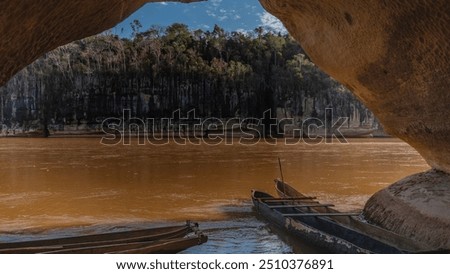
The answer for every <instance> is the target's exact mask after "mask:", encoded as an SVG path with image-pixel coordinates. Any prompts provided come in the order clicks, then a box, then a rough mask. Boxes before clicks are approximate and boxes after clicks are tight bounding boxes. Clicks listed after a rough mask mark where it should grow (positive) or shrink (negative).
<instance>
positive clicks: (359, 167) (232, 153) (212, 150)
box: [0, 138, 429, 253]
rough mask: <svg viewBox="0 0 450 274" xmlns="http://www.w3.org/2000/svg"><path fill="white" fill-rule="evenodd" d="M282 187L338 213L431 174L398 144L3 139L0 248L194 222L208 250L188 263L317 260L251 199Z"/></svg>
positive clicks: (388, 141)
mask: <svg viewBox="0 0 450 274" xmlns="http://www.w3.org/2000/svg"><path fill="white" fill-rule="evenodd" d="M277 157H280V158H281V159H282V166H283V173H284V179H285V181H288V182H290V183H291V184H292V185H293V186H294V187H296V188H297V189H298V190H300V191H302V192H303V193H306V194H308V195H312V196H316V197H318V198H319V199H320V200H321V201H323V202H330V203H333V204H335V205H336V206H337V209H340V210H354V209H359V208H362V207H363V205H364V203H365V202H366V201H367V199H368V198H369V197H370V196H371V195H372V194H373V193H375V192H376V191H377V190H379V189H381V188H383V187H386V186H387V185H389V184H390V183H392V182H395V181H396V180H398V179H400V178H402V177H405V176H407V175H409V174H412V173H415V172H420V171H424V170H426V169H428V168H429V167H428V165H427V164H426V163H425V161H424V160H423V159H422V158H421V157H420V155H419V154H418V153H417V152H415V150H413V149H412V148H411V147H410V146H408V145H407V144H405V143H403V142H401V141H399V140H397V139H350V140H349V143H348V144H341V143H339V142H334V143H333V144H325V143H322V144H318V145H311V144H306V143H299V144H296V145H285V144H284V143H283V142H282V141H280V142H278V143H277V144H276V145H273V144H267V143H265V142H260V143H258V144H256V145H242V144H234V145H226V144H219V145H216V146H210V145H207V144H203V145H178V144H176V143H175V142H171V143H170V144H167V145H162V146H155V145H151V144H146V145H138V144H137V143H136V142H134V143H133V142H132V144H131V145H117V146H105V145H102V144H101V143H100V140H99V139H97V138H48V139H21V138H3V139H0V241H16V240H20V239H30V238H40V237H49V236H62V235H78V234H83V233H91V232H105V231H114V230H119V229H125V228H140V227H145V226H148V225H151V226H156V225H161V224H167V223H177V224H178V223H183V222H184V221H185V220H193V221H196V222H199V223H200V228H201V229H202V230H203V231H205V232H206V234H208V236H209V241H208V243H206V244H204V245H202V246H198V247H194V248H192V249H189V250H187V251H185V252H186V253H291V252H299V253H308V252H318V251H317V250H315V249H314V248H311V247H308V246H306V245H304V244H302V243H301V242H296V241H294V240H293V239H290V238H289V237H286V236H284V235H280V233H275V231H273V228H272V227H270V226H269V225H268V224H267V223H266V222H265V221H264V220H263V219H260V218H259V217H257V216H256V214H255V213H254V212H253V210H252V205H251V200H250V190H251V189H252V188H257V189H260V190H264V191H267V192H269V193H272V194H275V192H274V187H273V179H274V178H276V177H279V176H280V175H279V168H278V162H277Z"/></svg>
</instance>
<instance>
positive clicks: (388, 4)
mask: <svg viewBox="0 0 450 274" xmlns="http://www.w3.org/2000/svg"><path fill="white" fill-rule="evenodd" d="M260 2H261V3H262V4H263V6H264V7H265V8H266V9H267V10H268V11H270V12H271V13H273V14H274V15H275V16H277V17H278V18H280V19H281V20H282V21H283V22H284V24H285V26H286V27H287V28H288V30H289V31H290V33H291V34H292V35H293V36H294V37H295V38H296V39H297V40H298V41H299V42H300V44H301V45H302V47H303V48H304V50H305V51H306V52H307V53H308V54H309V56H310V57H311V58H312V60H313V61H314V62H315V63H316V64H317V65H318V66H319V67H321V68H322V69H323V70H324V71H325V72H327V73H329V74H330V75H331V76H333V77H334V78H336V79H337V80H338V81H340V82H341V83H344V84H345V85H346V86H347V87H348V88H350V89H351V90H352V91H353V92H354V93H355V94H356V95H357V96H358V97H359V98H360V99H361V100H362V101H363V102H364V104H365V105H366V106H368V107H369V108H370V109H371V110H372V111H373V112H374V113H375V115H376V116H377V117H378V118H379V119H380V121H381V122H382V124H383V125H384V126H385V129H386V130H387V131H388V132H389V133H391V134H392V135H395V136H397V137H400V138H401V139H403V140H404V141H406V142H408V143H409V144H410V145H412V146H413V147H414V148H416V149H417V150H418V151H419V153H421V155H422V156H423V157H424V158H425V159H426V160H427V161H428V163H429V164H430V165H431V166H432V167H433V168H435V169H438V170H442V171H445V172H447V173H449V172H450V138H449V135H450V119H448V115H449V113H450V111H449V110H450V93H449V90H448V89H449V87H450V81H449V77H448V75H449V73H450V60H449V55H448V52H450V40H449V39H448V37H450V28H449V27H448V26H449V25H450V5H449V4H448V1H446V0H437V1H433V0H422V1H419V0H411V1H384V0H366V1H348V0H301V1H298V0H284V1H279V0H260Z"/></svg>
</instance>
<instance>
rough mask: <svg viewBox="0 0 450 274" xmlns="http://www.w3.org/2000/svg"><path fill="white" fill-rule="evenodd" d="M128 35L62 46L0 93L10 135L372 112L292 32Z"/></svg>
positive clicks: (182, 28)
mask: <svg viewBox="0 0 450 274" xmlns="http://www.w3.org/2000/svg"><path fill="white" fill-rule="evenodd" d="M132 28H133V36H132V37H131V38H123V37H119V36H117V35H113V34H110V33H103V34H100V35H96V36H92V37H89V38H86V39H83V40H79V41H76V42H73V43H70V44H68V45H65V46H62V47H60V48H57V49H55V50H54V51H52V52H49V53H47V54H45V55H44V56H42V58H40V59H38V60H37V61H35V62H34V63H33V64H31V65H29V66H28V67H27V68H25V69H24V70H23V71H21V72H20V73H19V74H17V75H16V76H15V77H14V78H13V79H12V80H10V81H9V83H7V84H6V85H5V86H3V87H1V88H0V96H1V102H0V112H1V117H0V124H2V125H3V134H5V130H6V131H7V132H9V131H11V130H14V131H15V130H20V131H33V130H41V129H42V128H44V127H48V128H50V129H51V130H52V129H53V130H64V129H66V130H67V129H79V128H84V129H88V128H91V129H95V128H97V129H98V126H99V124H100V123H101V121H102V120H103V119H105V118H107V117H121V116H122V111H123V109H130V111H131V113H132V115H133V116H134V117H140V118H146V117H153V118H160V117H171V116H172V112H173V111H174V110H177V109H180V110H181V111H182V112H188V111H190V110H192V109H195V111H196V114H197V116H200V117H219V118H224V119H225V118H229V117H258V118H260V117H262V113H263V112H264V111H266V110H267V109H271V110H273V113H277V114H278V116H280V115H284V116H286V117H287V116H289V117H296V118H298V119H300V120H301V119H304V118H307V117H316V118H319V119H320V118H323V116H324V112H325V108H327V107H328V108H333V109H334V114H335V115H336V116H343V117H353V120H352V123H354V124H355V123H356V124H355V126H360V125H363V124H367V123H369V120H370V121H372V122H371V126H373V125H372V124H373V115H372V114H371V113H370V112H368V110H367V109H366V108H365V107H364V106H363V105H362V104H361V103H359V101H357V100H356V99H355V98H354V97H353V96H352V94H351V93H350V92H349V91H348V90H347V89H346V88H345V87H343V86H342V85H340V84H339V83H337V82H336V81H335V80H333V79H332V78H330V77H329V76H327V75H326V74H325V73H323V72H321V71H320V70H319V69H318V68H317V67H316V66H315V65H314V64H313V63H312V62H311V61H310V60H309V58H308V56H307V55H306V54H305V53H304V52H303V50H302V49H301V47H300V46H299V45H298V43H297V42H296V41H295V40H293V38H292V37H290V36H289V35H281V34H276V33H271V32H266V31H264V30H263V29H262V28H258V29H256V30H255V31H254V32H253V33H239V32H231V33H228V32H225V31H224V30H223V29H222V28H220V27H219V26H215V28H214V30H213V31H202V30H196V31H191V30H189V28H188V27H187V26H186V25H183V24H174V25H171V26H169V27H167V28H162V27H157V26H155V27H152V28H150V29H148V30H145V31H142V30H141V29H142V27H141V25H140V23H139V22H138V21H135V22H134V23H133V24H132Z"/></svg>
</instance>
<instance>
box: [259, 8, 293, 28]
mask: <svg viewBox="0 0 450 274" xmlns="http://www.w3.org/2000/svg"><path fill="white" fill-rule="evenodd" d="M259 18H260V20H261V24H262V26H263V27H264V28H265V29H266V30H269V31H273V32H276V33H278V32H281V33H283V34H284V33H287V30H286V28H285V27H284V25H283V23H281V21H280V20H279V19H278V18H276V17H275V16H273V15H272V14H270V13H268V12H267V11H265V12H264V13H262V14H260V16H259Z"/></svg>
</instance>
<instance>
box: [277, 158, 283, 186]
mask: <svg viewBox="0 0 450 274" xmlns="http://www.w3.org/2000/svg"><path fill="white" fill-rule="evenodd" d="M278 166H279V167H280V174H281V181H282V182H283V183H284V178H283V169H282V168H281V160H280V157H278Z"/></svg>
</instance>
